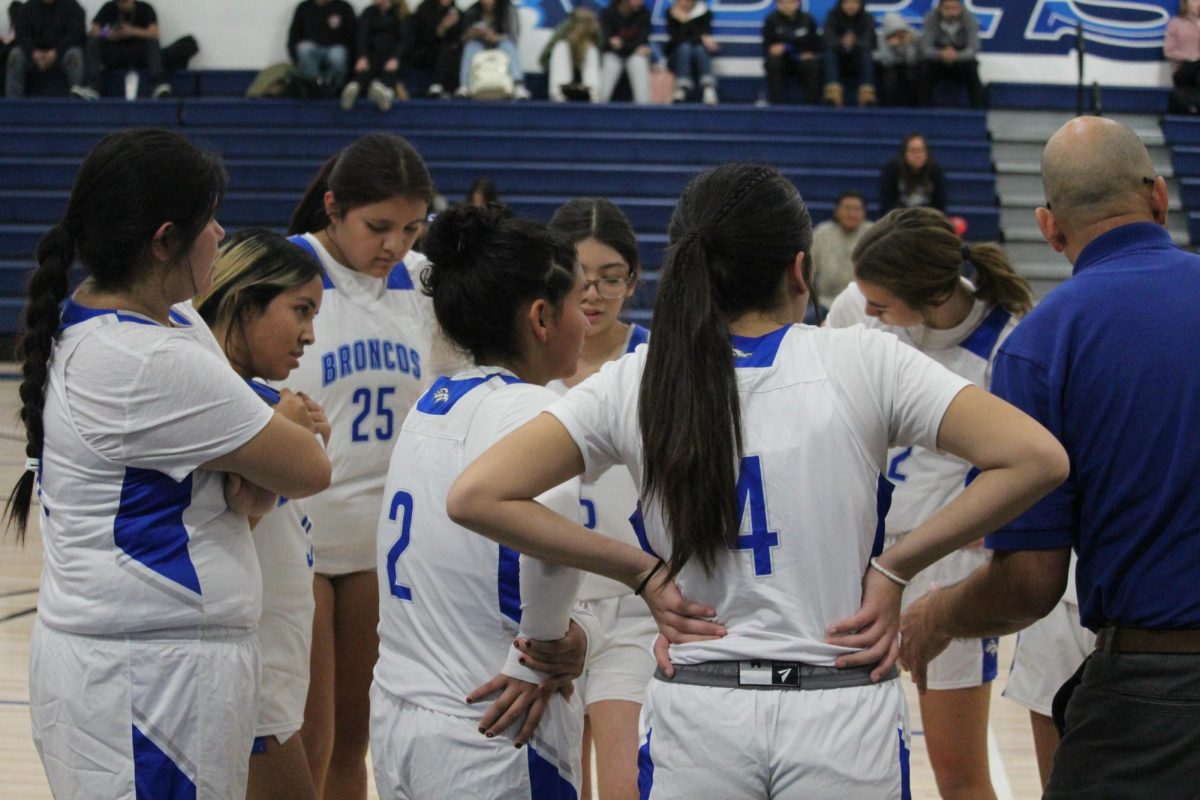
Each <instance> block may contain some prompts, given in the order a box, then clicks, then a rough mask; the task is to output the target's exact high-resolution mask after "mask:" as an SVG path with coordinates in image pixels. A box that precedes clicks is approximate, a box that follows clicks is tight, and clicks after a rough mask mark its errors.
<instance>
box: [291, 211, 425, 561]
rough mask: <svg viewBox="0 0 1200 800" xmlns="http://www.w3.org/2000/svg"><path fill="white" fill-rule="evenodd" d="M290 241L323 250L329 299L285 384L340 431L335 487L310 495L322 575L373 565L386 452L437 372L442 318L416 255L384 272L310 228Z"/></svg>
mask: <svg viewBox="0 0 1200 800" xmlns="http://www.w3.org/2000/svg"><path fill="white" fill-rule="evenodd" d="M292 241H293V242H295V243H297V244H298V245H300V246H301V247H305V248H306V249H307V250H309V252H311V253H314V254H315V255H317V256H318V257H319V259H320V261H321V265H322V266H323V267H324V269H325V275H324V284H325V296H324V299H323V301H322V303H321V313H320V314H318V315H317V317H316V320H315V322H314V326H313V327H314V334H315V336H316V343H315V344H314V345H313V346H311V347H309V348H308V349H307V350H306V351H305V353H304V357H303V358H301V359H300V366H299V367H298V368H296V369H295V370H293V371H292V373H291V375H290V376H289V377H288V380H287V382H286V383H287V387H288V388H289V389H292V390H293V391H296V392H305V393H306V394H308V395H309V396H310V397H312V398H313V399H314V400H316V401H317V402H318V403H320V404H321V406H322V407H323V408H324V409H325V415H326V416H327V417H328V418H329V421H330V424H331V425H332V428H333V431H332V434H331V436H330V439H329V446H328V448H327V450H328V453H329V459H330V461H331V462H332V464H333V479H332V482H331V483H330V485H329V488H328V489H326V490H325V491H323V492H321V493H320V494H319V495H316V496H315V497H312V498H310V500H309V505H308V509H309V511H310V513H311V515H312V518H313V519H314V520H315V521H316V525H315V526H314V529H313V541H314V545H315V551H316V562H317V564H316V567H317V571H318V572H328V573H332V574H337V573H341V572H347V571H357V570H363V569H369V568H370V564H371V561H372V554H373V553H374V534H375V525H376V522H377V519H376V518H377V516H378V512H379V497H380V495H381V494H382V493H383V481H384V477H385V475H386V473H387V464H388V458H389V457H390V456H391V453H392V446H393V445H394V443H395V439H396V435H397V434H398V433H399V432H400V424H401V423H402V422H403V421H404V416H405V414H407V413H408V410H409V409H410V408H411V407H412V405H413V403H415V402H416V401H417V398H418V397H420V396H421V392H423V391H424V389H425V387H426V386H428V385H429V383H430V381H431V380H432V379H433V377H435V375H434V374H433V373H432V372H431V368H437V367H436V366H435V365H432V364H431V351H432V349H433V340H434V331H435V330H436V329H437V323H436V320H435V319H434V316H433V308H432V305H431V303H430V300H429V298H427V297H425V295H423V294H422V293H421V292H420V291H419V290H418V288H417V286H418V281H419V276H420V272H421V270H422V269H423V268H424V267H425V265H426V264H427V263H428V262H427V261H426V260H425V258H424V256H422V255H420V254H419V253H410V254H409V255H408V256H407V257H406V258H405V260H404V261H403V262H401V263H399V264H397V265H396V266H395V268H394V269H393V270H392V272H391V274H390V275H389V276H388V277H387V278H382V279H381V278H373V277H371V276H369V275H364V274H362V273H360V272H355V271H354V270H352V269H348V268H346V267H344V266H342V265H341V264H339V263H338V262H337V261H336V260H335V259H334V258H333V257H332V256H331V255H329V253H328V252H327V251H326V250H325V248H324V247H322V246H321V243H320V242H319V241H318V240H317V237H316V236H314V235H312V234H305V235H304V236H294V237H292Z"/></svg>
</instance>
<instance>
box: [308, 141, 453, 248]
mask: <svg viewBox="0 0 1200 800" xmlns="http://www.w3.org/2000/svg"><path fill="white" fill-rule="evenodd" d="M327 191H331V192H333V199H334V202H335V203H336V204H337V209H338V213H340V214H346V213H348V212H350V211H353V210H354V209H356V208H359V207H361V206H365V205H370V204H371V203H379V202H382V201H384V200H390V199H391V198H393V197H397V196H400V197H411V198H414V199H416V200H423V201H425V202H426V203H428V202H429V201H430V200H431V199H432V198H433V180H432V179H431V178H430V177H429V170H428V169H427V168H426V167H425V162H424V161H422V160H421V156H420V155H419V154H418V153H417V151H416V150H414V149H413V146H412V145H411V144H409V143H408V142H407V141H405V140H404V139H401V138H400V137H399V136H394V135H392V134H390V133H369V134H367V135H366V136H361V137H359V138H358V139H356V140H355V141H354V142H353V143H351V144H350V145H349V146H348V147H346V148H345V149H344V150H342V151H340V152H339V153H337V154H336V155H334V156H332V157H330V158H329V159H328V160H327V161H326V162H325V163H324V164H322V165H321V168H320V169H319V170H317V174H316V175H315V176H314V177H313V180H312V183H310V184H309V186H308V189H307V190H306V191H305V192H304V197H303V198H302V199H301V200H300V204H299V205H297V206H296V210H295V211H293V212H292V219H291V222H289V223H288V233H289V234H297V233H314V232H316V231H319V230H323V229H324V228H326V227H328V226H329V215H328V214H326V213H325V192H327Z"/></svg>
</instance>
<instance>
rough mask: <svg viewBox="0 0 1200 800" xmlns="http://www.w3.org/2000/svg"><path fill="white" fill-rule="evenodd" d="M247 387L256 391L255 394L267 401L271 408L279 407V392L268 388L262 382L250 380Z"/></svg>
mask: <svg viewBox="0 0 1200 800" xmlns="http://www.w3.org/2000/svg"><path fill="white" fill-rule="evenodd" d="M246 385H247V386H249V387H250V388H251V389H253V390H254V393H255V394H256V395H258V396H259V397H261V398H262V399H263V400H265V401H266V403H267V405H269V406H277V405H279V392H278V391H276V390H275V389H272V388H271V387H270V386H267V385H266V384H265V383H263V382H262V381H255V380H249V381H246Z"/></svg>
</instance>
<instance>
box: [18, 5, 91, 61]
mask: <svg viewBox="0 0 1200 800" xmlns="http://www.w3.org/2000/svg"><path fill="white" fill-rule="evenodd" d="M86 43H87V17H86V16H85V15H84V13H83V7H82V6H80V5H79V4H78V3H76V2H75V0H54V2H53V3H43V2H42V0H29V2H27V3H25V5H23V6H21V16H19V17H17V38H16V46H17V47H20V48H21V49H22V50H24V51H26V52H32V51H34V50H53V51H54V52H55V53H57V54H58V55H60V56H61V55H62V54H63V53H64V52H66V51H67V50H69V49H71V48H72V47H83V46H84V44H86Z"/></svg>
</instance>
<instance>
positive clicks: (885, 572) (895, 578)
mask: <svg viewBox="0 0 1200 800" xmlns="http://www.w3.org/2000/svg"><path fill="white" fill-rule="evenodd" d="M871 569H873V570H875V571H876V572H878V573H879V574H880V575H882V576H883V577H885V578H887V579H888V580H889V581H891V582H892V583H895V584H899V585H900V586H908V585H909V584H910V583H912V581H906V580H904V578H901V577H900V576H899V575H897V574H896V573H894V572H892V571H891V570H890V569H888V568H887V567H885V566H884V565H883V564H880V563H879V559H878V558H872V559H871Z"/></svg>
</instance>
